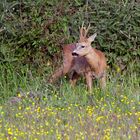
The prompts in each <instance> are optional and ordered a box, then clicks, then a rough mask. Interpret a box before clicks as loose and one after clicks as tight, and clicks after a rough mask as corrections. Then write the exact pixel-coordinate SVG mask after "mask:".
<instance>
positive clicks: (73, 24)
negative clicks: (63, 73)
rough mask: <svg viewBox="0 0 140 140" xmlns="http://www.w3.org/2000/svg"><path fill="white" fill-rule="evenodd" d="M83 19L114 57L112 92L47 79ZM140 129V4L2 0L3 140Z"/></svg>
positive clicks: (125, 135) (116, 135)
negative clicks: (73, 86)
mask: <svg viewBox="0 0 140 140" xmlns="http://www.w3.org/2000/svg"><path fill="white" fill-rule="evenodd" d="M82 22H84V23H85V25H88V24H89V23H90V24H91V27H92V28H91V30H90V32H89V35H90V34H93V33H94V32H97V34H98V36H97V38H96V39H95V42H94V43H93V47H96V48H97V49H100V50H102V51H103V52H104V53H105V55H106V57H107V59H108V60H107V61H108V65H109V67H110V68H109V72H108V73H109V74H108V81H107V89H106V91H105V92H102V91H101V90H100V89H99V88H98V82H95V83H94V84H95V88H94V91H93V94H91V95H89V93H88V92H87V91H86V86H85V84H84V83H83V81H82V80H81V82H80V83H79V84H78V86H76V87H75V88H74V89H72V88H71V87H70V86H69V83H68V82H67V80H65V78H62V79H61V80H60V81H59V85H58V86H55V85H57V84H55V85H49V83H47V82H46V81H47V80H46V79H48V77H49V76H50V75H51V73H52V71H54V70H55V69H56V67H57V66H59V65H60V64H61V62H62V46H64V44H67V43H74V42H77V40H78V37H79V27H80V26H81V25H82ZM139 126H140V1H139V0H1V1H0V139H14V140H16V139H36V140H37V139H58V140H60V139H80V140H81V139H93V138H94V139H103V140H109V139H127V140H128V139H139V137H140V131H139V130H140V127H139Z"/></svg>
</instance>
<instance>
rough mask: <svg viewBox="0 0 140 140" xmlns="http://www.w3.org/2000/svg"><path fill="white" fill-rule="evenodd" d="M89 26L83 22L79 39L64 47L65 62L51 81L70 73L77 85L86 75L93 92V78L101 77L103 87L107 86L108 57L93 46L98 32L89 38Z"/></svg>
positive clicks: (71, 78) (73, 82) (87, 82)
mask: <svg viewBox="0 0 140 140" xmlns="http://www.w3.org/2000/svg"><path fill="white" fill-rule="evenodd" d="M89 28H90V25H89V26H88V28H85V27H84V26H83V24H82V27H81V28H80V36H79V41H78V42H77V43H73V44H68V45H66V46H64V47H63V64H62V65H61V67H60V68H59V69H57V70H56V71H55V72H54V74H53V75H52V77H51V78H50V82H51V83H52V82H54V81H56V80H57V79H58V78H59V77H61V76H64V75H66V74H69V77H70V83H71V85H72V86H75V84H76V82H77V80H78V78H79V77H80V76H84V77H85V79H86V84H87V87H88V90H89V92H92V80H93V79H99V80H100V86H101V88H102V89H104V88H105V86H106V69H107V63H106V57H105V55H104V53H103V52H101V51H100V50H97V49H95V48H93V47H92V46H91V43H92V42H93V41H94V40H95V38H96V36H97V33H94V34H93V35H92V36H90V37H88V38H87V33H88V31H89Z"/></svg>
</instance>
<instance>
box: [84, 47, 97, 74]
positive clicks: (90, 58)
mask: <svg viewBox="0 0 140 140" xmlns="http://www.w3.org/2000/svg"><path fill="white" fill-rule="evenodd" d="M85 58H86V59H87V62H88V63H89V65H90V67H91V69H92V70H93V71H94V72H95V73H96V74H98V73H99V56H98V54H97V53H96V52H95V51H94V49H93V48H92V49H91V51H90V53H88V54H87V55H86V56H85Z"/></svg>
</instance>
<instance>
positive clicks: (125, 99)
mask: <svg viewBox="0 0 140 140" xmlns="http://www.w3.org/2000/svg"><path fill="white" fill-rule="evenodd" d="M9 75H11V73H9ZM13 76H14V77H16V74H13ZM18 78H19V77H18ZM4 79H5V78H3V79H2V78H1V81H2V80H4ZM11 79H12V77H11ZM21 79H23V80H24V79H25V80H24V81H23V83H22V82H19V81H21ZM21 79H20V78H19V79H16V78H15V79H14V81H12V82H11V83H14V82H15V83H14V84H15V86H14V85H13V89H11V88H12V87H10V84H9V89H11V90H10V93H11V94H9V95H8V97H7V98H3V99H4V101H3V102H1V106H0V139H1V140H3V139H12V140H21V139H23V140H24V139H36V140H40V139H50V140H51V139H57V140H62V139H66V140H67V139H76V140H78V139H79V140H82V139H83V140H85V139H89V140H90V139H91V140H92V139H101V140H109V139H110V140H112V139H115V140H116V139H126V140H128V139H139V137H140V87H139V77H137V76H136V75H134V74H132V75H130V76H127V77H126V76H124V75H121V74H120V73H118V74H114V75H113V76H112V75H111V74H110V76H109V77H108V79H109V80H108V82H107V88H106V90H105V91H101V90H100V88H99V86H98V82H97V83H95V86H94V89H93V92H92V93H91V94H90V93H88V92H87V90H86V86H85V84H84V82H83V81H81V82H79V83H78V85H77V86H76V87H75V88H72V87H70V86H69V82H68V81H66V80H65V79H62V80H61V81H60V82H59V85H57V84H56V85H49V84H48V83H44V80H41V77H40V78H33V79H30V78H28V76H26V74H25V75H22V76H21ZM9 83H10V82H9ZM6 84H8V83H6V82H5V84H4V83H2V82H1V85H3V86H4V85H5V88H6ZM20 85H21V88H20V89H19V86H20ZM3 89H4V87H3ZM1 91H2V90H1ZM5 91H8V89H5ZM2 93H4V94H5V95H2V97H4V96H6V94H7V92H4V91H3V92H2ZM11 95H12V96H11Z"/></svg>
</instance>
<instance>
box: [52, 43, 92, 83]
mask: <svg viewBox="0 0 140 140" xmlns="http://www.w3.org/2000/svg"><path fill="white" fill-rule="evenodd" d="M75 48H76V44H68V45H66V46H64V47H63V64H62V65H61V67H59V68H58V69H57V70H56V71H55V72H54V73H53V75H52V76H51V78H50V82H51V83H53V82H55V81H56V80H58V78H60V77H61V76H64V75H66V74H69V77H70V82H71V84H72V85H73V86H74V85H75V84H76V81H77V80H78V78H79V76H85V77H88V76H89V75H92V73H91V68H90V66H89V64H88V62H87V60H86V59H85V58H84V57H80V56H79V57H73V56H72V52H73V51H74V49H75ZM93 75H94V74H93Z"/></svg>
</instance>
